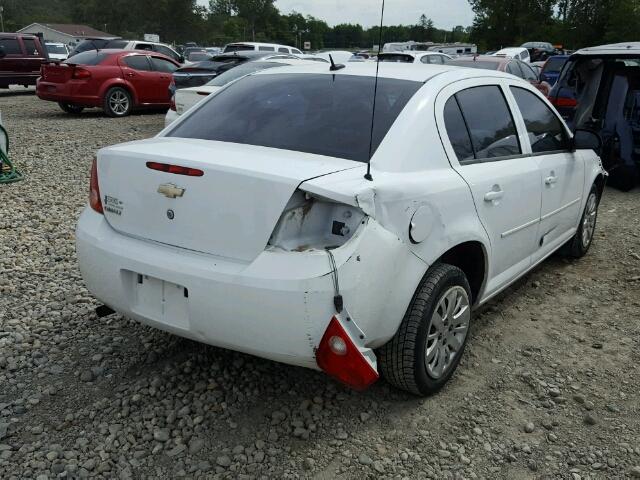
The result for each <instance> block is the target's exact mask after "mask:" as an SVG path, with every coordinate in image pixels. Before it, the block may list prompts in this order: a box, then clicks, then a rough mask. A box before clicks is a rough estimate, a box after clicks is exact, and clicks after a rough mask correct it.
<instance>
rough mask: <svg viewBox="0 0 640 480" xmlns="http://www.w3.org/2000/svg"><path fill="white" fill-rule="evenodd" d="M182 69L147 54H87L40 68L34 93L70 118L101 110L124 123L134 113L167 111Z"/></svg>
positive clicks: (131, 51) (160, 57) (123, 52)
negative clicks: (147, 109) (87, 110)
mask: <svg viewBox="0 0 640 480" xmlns="http://www.w3.org/2000/svg"><path fill="white" fill-rule="evenodd" d="M179 67H180V65H179V64H178V63H177V62H176V61H175V60H173V59H171V58H169V57H166V56H164V55H162V54H159V53H154V52H149V51H136V50H89V51H86V52H82V53H79V54H78V55H74V56H73V57H71V58H69V59H67V60H65V61H64V62H62V63H59V62H49V63H46V64H44V65H42V69H41V71H40V75H41V76H40V78H39V79H38V83H37V87H36V93H37V95H38V97H40V98H41V99H43V100H51V101H53V102H58V105H60V108H62V110H64V111H65V112H67V113H80V112H82V110H83V109H84V108H86V107H98V108H102V109H103V110H104V111H105V113H106V114H107V115H109V116H111V117H124V116H125V115H128V114H129V113H131V111H132V110H133V109H134V108H139V107H164V108H169V106H170V104H171V99H170V98H169V83H170V82H171V77H172V73H173V72H174V71H175V70H176V69H178V68H179Z"/></svg>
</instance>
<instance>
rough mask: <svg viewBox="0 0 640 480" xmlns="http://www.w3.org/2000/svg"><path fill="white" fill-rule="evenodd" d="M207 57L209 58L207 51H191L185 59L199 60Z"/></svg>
mask: <svg viewBox="0 0 640 480" xmlns="http://www.w3.org/2000/svg"><path fill="white" fill-rule="evenodd" d="M209 58H211V55H209V54H208V53H207V52H193V53H190V54H189V58H187V60H189V61H190V62H201V61H203V60H209Z"/></svg>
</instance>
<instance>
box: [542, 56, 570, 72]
mask: <svg viewBox="0 0 640 480" xmlns="http://www.w3.org/2000/svg"><path fill="white" fill-rule="evenodd" d="M565 63H567V59H566V58H554V57H551V58H550V59H549V60H547V63H545V64H544V71H545V72H552V73H559V72H560V70H562V66H563V65H564V64H565Z"/></svg>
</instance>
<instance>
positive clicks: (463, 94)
mask: <svg viewBox="0 0 640 480" xmlns="http://www.w3.org/2000/svg"><path fill="white" fill-rule="evenodd" d="M479 83H480V84H481V86H478V84H479ZM483 83H485V84H484V85H482V84H483ZM511 108H512V106H510V105H509V101H508V99H507V97H506V96H505V93H504V89H503V86H502V81H495V80H487V81H482V80H478V79H474V80H468V81H463V82H458V83H457V84H454V85H452V86H450V87H447V88H446V89H445V90H443V92H441V94H440V95H439V97H438V100H437V102H436V112H440V111H442V112H443V114H442V123H441V125H442V126H443V127H444V131H445V132H446V136H444V135H442V130H441V137H444V138H447V139H448V142H447V141H445V142H444V144H445V149H447V153H448V155H449V158H450V161H451V164H452V166H453V168H454V169H455V170H456V171H457V172H458V173H459V174H460V176H461V177H462V178H463V179H464V180H465V181H466V182H467V184H468V185H469V189H470V190H471V193H472V195H473V198H474V202H475V205H476V210H477V212H478V216H479V218H480V220H481V222H482V224H483V226H484V228H485V230H486V232H487V234H488V236H489V238H490V241H491V249H492V254H491V261H490V262H489V278H488V281H487V294H489V295H490V294H492V293H494V292H496V291H497V290H499V289H500V288H502V287H503V286H505V285H506V284H508V283H509V282H510V281H512V280H513V279H514V278H516V277H517V276H519V275H520V274H521V273H522V272H524V271H525V270H526V269H528V268H529V266H530V265H531V255H532V254H533V252H534V251H535V239H536V237H537V231H538V223H539V218H540V196H541V191H540V190H541V189H540V174H539V171H538V162H537V161H536V159H535V158H532V157H530V156H528V155H526V154H525V152H524V151H523V148H522V143H523V140H524V138H521V136H520V135H519V133H518V129H517V128H516V122H515V120H514V117H513V115H512V113H511ZM439 128H441V127H440V126H439Z"/></svg>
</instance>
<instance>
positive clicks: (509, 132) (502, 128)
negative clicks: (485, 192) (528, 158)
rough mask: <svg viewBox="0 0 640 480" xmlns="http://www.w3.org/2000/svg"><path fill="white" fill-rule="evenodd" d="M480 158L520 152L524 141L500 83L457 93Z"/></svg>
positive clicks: (476, 155) (474, 146)
mask: <svg viewBox="0 0 640 480" xmlns="http://www.w3.org/2000/svg"><path fill="white" fill-rule="evenodd" d="M456 99H457V100H458V104H459V105H460V110H461V111H462V116H463V117H464V119H465V122H466V124H467V127H468V129H469V135H470V136H471V143H472V145H473V151H474V156H475V159H476V160H483V159H489V158H497V157H507V156H513V155H520V154H521V153H522V150H521V148H520V141H519V140H518V132H517V130H516V125H515V122H514V121H513V117H512V116H511V112H510V110H509V106H508V105H507V101H506V100H505V98H504V95H503V94H502V90H501V89H500V87H498V86H497V85H487V86H482V87H473V88H468V89H466V90H462V91H461V92H458V93H457V94H456Z"/></svg>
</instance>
